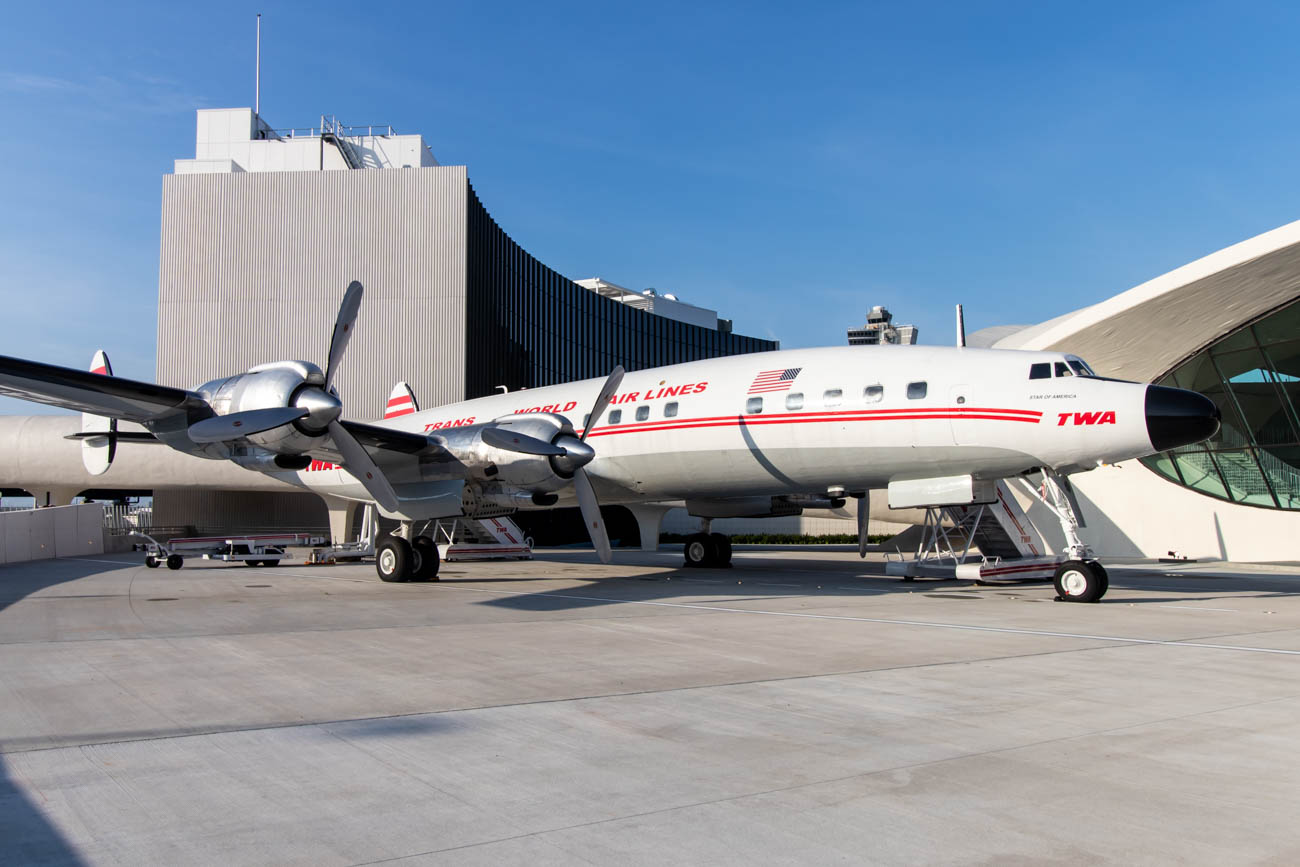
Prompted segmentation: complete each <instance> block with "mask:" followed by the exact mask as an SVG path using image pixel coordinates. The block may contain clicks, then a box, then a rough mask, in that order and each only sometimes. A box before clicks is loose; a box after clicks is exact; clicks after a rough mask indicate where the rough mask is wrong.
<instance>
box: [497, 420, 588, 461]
mask: <svg viewBox="0 0 1300 867" xmlns="http://www.w3.org/2000/svg"><path fill="white" fill-rule="evenodd" d="M481 436H482V437H483V442H485V443H487V444H488V445H490V446H493V447H494V448H498V449H504V450H505V451H508V452H519V453H520V454H524V455H554V456H555V457H564V456H565V455H567V454H568V452H567V451H565V450H564V449H563V448H561V447H560V446H555V445H551V444H550V443H548V442H547V441H546V440H539V439H538V438H537V437H530V436H528V435H527V434H521V433H511V432H510V431H508V430H505V429H504V428H499V427H485V428H483V432H482V434H481Z"/></svg>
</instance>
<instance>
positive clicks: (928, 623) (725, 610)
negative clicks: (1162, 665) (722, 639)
mask: <svg viewBox="0 0 1300 867" xmlns="http://www.w3.org/2000/svg"><path fill="white" fill-rule="evenodd" d="M435 589H438V590H459V591H461V592H465V593H489V594H492V595H494V596H526V595H528V594H522V593H511V592H509V591H506V590H485V589H483V588H479V587H452V586H450V585H437V586H436V588H435ZM546 595H547V596H548V597H549V598H551V599H575V600H579V601H583V602H605V603H608V604H611V605H623V604H626V605H654V606H659V607H663V608H686V609H695V610H703V611H717V612H720V613H722V614H753V615H757V616H767V617H802V618H807V619H812V620H843V621H848V622H851V623H880V624H885V625H891V626H917V627H921V628H925V629H956V630H961V631H967V632H996V633H1002V634H1005V635H1037V636H1042V637H1044V638H1077V639H1080V640H1083V641H1109V642H1113V643H1116V644H1150V645H1161V646H1164V647H1192V648H1197V649H1201V650H1237V651H1242V652H1245V653H1271V654H1276V655H1279V656H1300V650H1287V649H1285V648H1279V647H1250V646H1248V645H1241V644H1211V643H1208V642H1200V641H1183V640H1178V639H1162V638H1129V637H1124V636H1120V635H1089V634H1087V633H1083V632H1052V631H1049V630H1045V629H1017V628H1014V627H1009V626H976V625H972V624H965V623H940V622H938V621H933V620H901V619H892V618H887V617H851V616H849V615H847V614H812V613H809V612H803V611H766V610H763V609H761V608H730V607H722V606H719V605H696V604H693V603H689V602H653V601H650V600H647V599H609V598H606V597H602V596H579V595H577V594H570V593H548V594H546ZM1075 604H1079V603H1075Z"/></svg>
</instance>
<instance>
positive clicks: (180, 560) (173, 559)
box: [167, 554, 185, 572]
mask: <svg viewBox="0 0 1300 867" xmlns="http://www.w3.org/2000/svg"><path fill="white" fill-rule="evenodd" d="M184 565H185V558H184V557H182V556H181V555H180V554H171V555H169V556H168V557H167V568H168V569H171V570H172V571H173V572H174V571H176V570H177V569H179V568H181V567H182V566H184Z"/></svg>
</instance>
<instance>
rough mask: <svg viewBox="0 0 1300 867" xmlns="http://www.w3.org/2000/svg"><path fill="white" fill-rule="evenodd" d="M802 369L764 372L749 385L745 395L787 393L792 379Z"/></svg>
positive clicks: (790, 368)
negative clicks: (771, 392)
mask: <svg viewBox="0 0 1300 867" xmlns="http://www.w3.org/2000/svg"><path fill="white" fill-rule="evenodd" d="M801 370H803V368H802V367H787V368H785V369H783V370H765V371H763V372H762V373H760V374H759V375H758V376H756V377H754V381H753V382H751V383H750V384H749V391H748V392H747V394H762V393H763V392H765V391H789V390H790V386H791V385H793V384H794V378H795V377H796V376H798V375H799V371H801Z"/></svg>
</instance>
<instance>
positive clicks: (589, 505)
mask: <svg viewBox="0 0 1300 867" xmlns="http://www.w3.org/2000/svg"><path fill="white" fill-rule="evenodd" d="M624 372H625V371H624V370H623V367H622V365H617V366H615V367H614V369H613V370H611V371H610V372H609V376H607V377H605V384H604V385H602V386H601V387H600V393H599V394H597V395H596V402H595V403H593V404H592V405H591V412H590V413H589V414H588V415H587V423H586V424H584V425H583V426H582V438H581V439H580V440H578V445H579V446H581V447H582V448H581V450H579V449H577V448H571V449H570V451H571V452H573V454H570V455H569V456H568V457H569V459H570V461H571V462H572V463H573V464H574V466H573V489H574V492H575V493H576V494H577V495H578V508H579V509H581V510H582V521H583V523H584V524H586V525H587V533H588V535H590V536H591V544H593V545H595V546H596V556H597V557H599V558H600V562H602V563H608V562H610V561H611V560H613V559H614V554H613V552H612V551H611V550H610V547H609V534H608V533H607V532H605V519H604V518H602V517H601V516H600V502H599V501H598V500H597V499H596V492H595V490H593V489H592V487H591V479H589V478H587V470H586V469H585V466H586V464H587V463H589V462H590V461H591V459H592V458H594V457H595V456H596V453H595V452H594V451H592V449H591V447H590V446H588V445H587V434H589V433H591V429H592V428H593V427H595V426H596V419H598V418H600V416H601V414H603V413H604V412H605V407H607V406H609V402H610V401H611V400H613V399H614V393H615V392H617V391H618V387H619V386H620V385H622V384H623V374H624Z"/></svg>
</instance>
